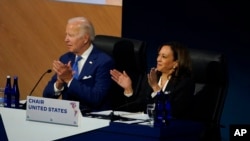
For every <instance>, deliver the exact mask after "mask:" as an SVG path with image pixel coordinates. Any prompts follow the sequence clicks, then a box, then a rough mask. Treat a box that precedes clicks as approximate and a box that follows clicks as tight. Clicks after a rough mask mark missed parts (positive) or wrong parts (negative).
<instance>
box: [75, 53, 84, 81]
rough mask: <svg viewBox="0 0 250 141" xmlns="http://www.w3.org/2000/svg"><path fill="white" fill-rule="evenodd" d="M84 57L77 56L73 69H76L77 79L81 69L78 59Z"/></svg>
mask: <svg viewBox="0 0 250 141" xmlns="http://www.w3.org/2000/svg"><path fill="white" fill-rule="evenodd" d="M81 59H82V57H81V56H77V57H76V61H75V63H74V65H73V70H74V71H75V74H74V76H73V77H74V78H75V79H77V78H78V75H79V70H78V61H79V60H81Z"/></svg>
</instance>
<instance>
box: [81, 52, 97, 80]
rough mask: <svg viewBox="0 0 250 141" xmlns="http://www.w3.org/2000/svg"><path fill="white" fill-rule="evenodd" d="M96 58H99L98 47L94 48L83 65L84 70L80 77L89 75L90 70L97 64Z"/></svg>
mask: <svg viewBox="0 0 250 141" xmlns="http://www.w3.org/2000/svg"><path fill="white" fill-rule="evenodd" d="M96 58H97V53H96V49H95V48H93V50H92V51H91V53H90V54H89V57H88V58H87V60H86V62H85V64H84V65H83V68H82V71H81V73H80V75H79V77H78V78H79V79H81V78H83V77H84V76H88V75H89V72H92V70H91V69H92V66H93V65H95V63H96Z"/></svg>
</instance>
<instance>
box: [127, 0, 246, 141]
mask: <svg viewBox="0 0 250 141" xmlns="http://www.w3.org/2000/svg"><path fill="white" fill-rule="evenodd" d="M249 13H250V8H249V7H248V4H247V3H246V2H243V1H237V0H229V1H228V0H202V1H201V0H154V1H140V2H138V1H135V0H123V11H122V14H123V15H122V36H123V37H127V38H134V39H139V40H144V41H146V42H147V45H148V50H147V52H148V57H147V61H148V68H150V67H152V66H155V63H156V54H157V48H158V46H159V44H160V43H162V42H167V41H173V40H175V41H179V42H182V43H184V44H186V45H187V46H188V47H190V48H198V49H208V50H215V51H220V52H223V53H224V54H225V55H226V57H227V60H228V68H229V90H228V96H227V99H226V102H225V108H224V111H223V115H222V119H221V123H222V124H223V125H225V128H222V129H221V131H222V139H223V140H225V141H226V140H229V126H230V125H231V124H242V123H243V124H247V123H248V124H249V123H250V112H249V107H250V102H249V101H250V82H249V80H250V79H249V78H250V77H249V73H250V57H249V51H250V29H249V26H250V22H249Z"/></svg>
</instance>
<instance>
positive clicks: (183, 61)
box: [158, 41, 192, 77]
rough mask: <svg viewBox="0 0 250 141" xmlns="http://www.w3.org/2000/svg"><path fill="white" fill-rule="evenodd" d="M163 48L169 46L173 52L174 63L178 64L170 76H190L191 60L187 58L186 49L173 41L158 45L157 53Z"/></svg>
mask: <svg viewBox="0 0 250 141" xmlns="http://www.w3.org/2000/svg"><path fill="white" fill-rule="evenodd" d="M163 46H169V47H170V48H171V50H172V51H173V57H174V61H177V62H178V67H177V68H175V71H174V72H173V73H172V76H176V77H181V76H184V75H189V76H190V75H191V70H192V69H191V59H190V56H189V52H188V48H187V47H186V46H184V45H183V44H181V43H179V42H176V41H173V42H167V43H163V44H161V45H160V47H159V48H158V52H159V51H160V50H161V48H162V47H163Z"/></svg>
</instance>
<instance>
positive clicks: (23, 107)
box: [22, 69, 52, 109]
mask: <svg viewBox="0 0 250 141" xmlns="http://www.w3.org/2000/svg"><path fill="white" fill-rule="evenodd" d="M51 72H52V70H51V69H48V70H47V71H46V72H44V73H43V74H42V75H41V77H40V78H39V80H38V81H37V82H36V84H35V86H34V87H33V89H32V90H31V91H30V93H29V96H31V95H32V93H33V91H34V90H35V89H36V87H37V85H38V84H39V82H40V81H41V80H42V78H43V77H44V75H45V74H47V73H51ZM26 105H27V101H26V102H25V103H24V104H23V106H22V109H26Z"/></svg>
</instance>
